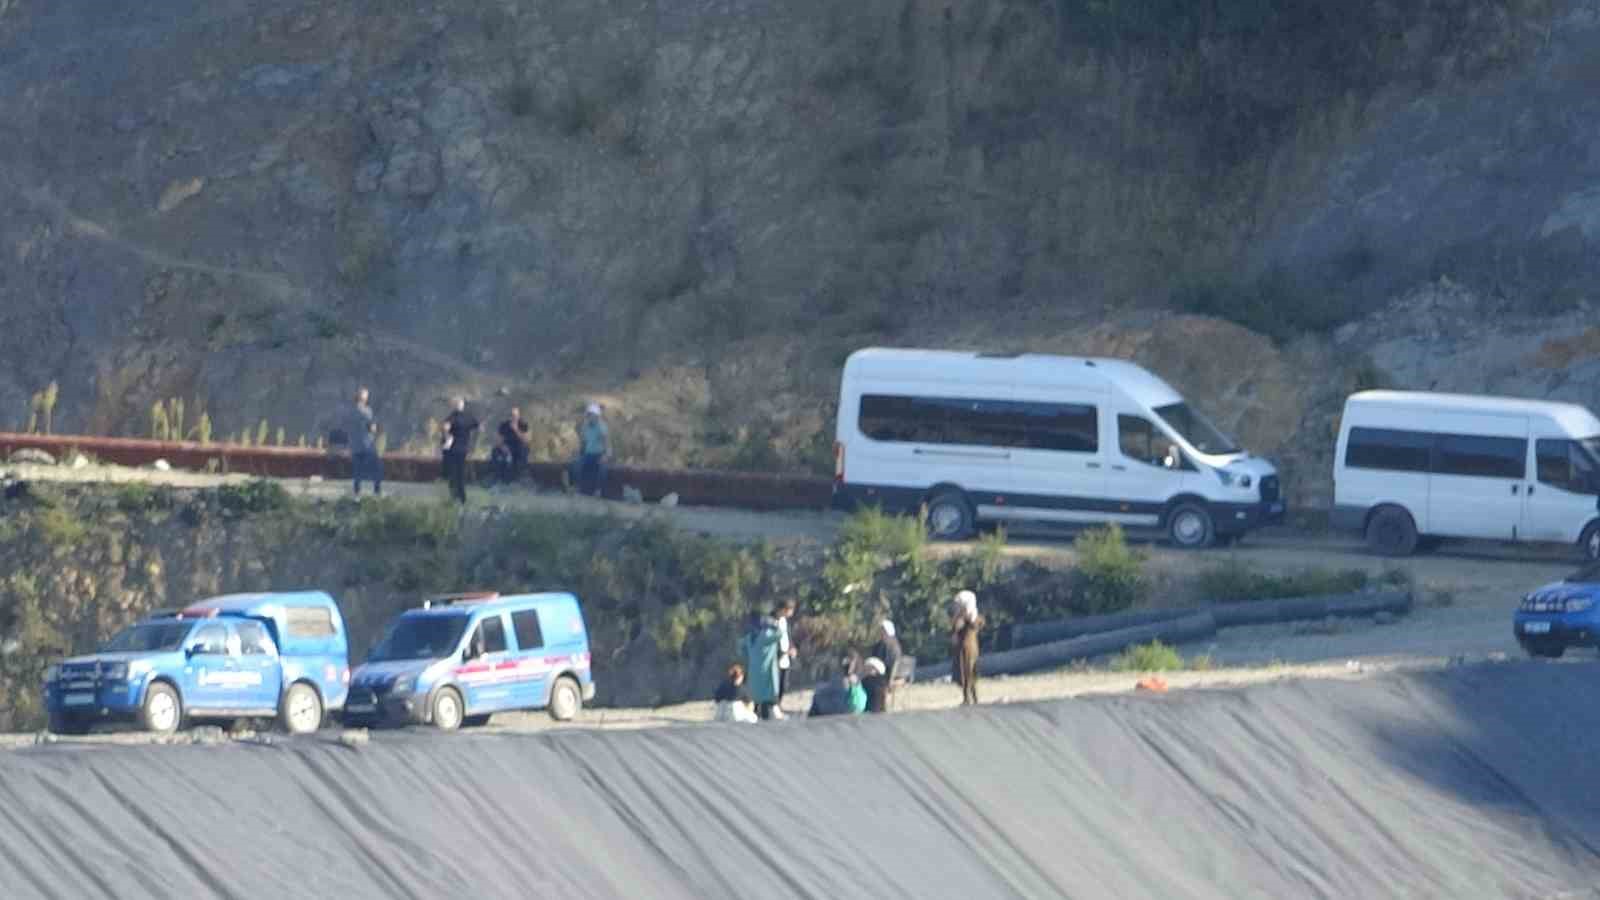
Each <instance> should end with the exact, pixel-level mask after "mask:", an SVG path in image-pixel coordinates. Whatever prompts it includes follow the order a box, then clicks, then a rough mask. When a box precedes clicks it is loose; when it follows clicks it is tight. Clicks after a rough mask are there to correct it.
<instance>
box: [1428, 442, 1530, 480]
mask: <svg viewBox="0 0 1600 900" xmlns="http://www.w3.org/2000/svg"><path fill="white" fill-rule="evenodd" d="M1433 471H1434V473H1435V474H1437V475H1468V476H1472V477H1476V478H1523V477H1525V476H1526V475H1527V472H1528V442H1527V441H1526V440H1525V439H1523V438H1505V437H1485V436H1483V435H1477V434H1441V435H1439V445H1438V454H1437V456H1436V457H1435V463H1434V469H1433Z"/></svg>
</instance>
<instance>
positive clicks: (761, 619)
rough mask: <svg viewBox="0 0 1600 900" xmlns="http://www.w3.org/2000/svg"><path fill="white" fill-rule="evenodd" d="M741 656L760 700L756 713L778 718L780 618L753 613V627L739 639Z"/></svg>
mask: <svg viewBox="0 0 1600 900" xmlns="http://www.w3.org/2000/svg"><path fill="white" fill-rule="evenodd" d="M739 657H740V658H741V659H743V660H744V664H745V679H746V680H745V685H746V686H747V688H748V690H749V691H750V698H751V699H752V700H754V701H755V702H756V715H757V716H758V717H759V718H761V719H762V720H767V719H772V718H774V715H773V711H774V710H775V709H777V706H778V622H777V620H776V619H773V618H772V617H771V616H762V615H759V614H756V615H752V616H751V617H750V628H749V630H747V631H746V632H745V634H744V637H742V638H740V639H739Z"/></svg>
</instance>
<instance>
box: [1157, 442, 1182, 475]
mask: <svg viewBox="0 0 1600 900" xmlns="http://www.w3.org/2000/svg"><path fill="white" fill-rule="evenodd" d="M1181 459H1183V456H1182V454H1181V451H1179V450H1178V445H1177V444H1168V445H1167V455H1166V456H1165V457H1162V459H1161V465H1163V466H1165V467H1166V468H1168V469H1176V468H1177V467H1178V461H1179V460H1181Z"/></svg>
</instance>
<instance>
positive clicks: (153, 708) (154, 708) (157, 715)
mask: <svg viewBox="0 0 1600 900" xmlns="http://www.w3.org/2000/svg"><path fill="white" fill-rule="evenodd" d="M182 725H183V700H182V699H181V698H179V697H178V692H177V691H176V690H175V689H173V687H172V685H170V684H167V683H166V682H164V681H158V682H156V683H155V684H152V685H150V687H148V688H146V689H145V692H144V704H143V705H142V706H140V707H139V727H140V728H143V729H144V730H145V731H152V732H155V733H156V734H171V733H173V732H174V731H177V730H178V728H179V727H181V726H182Z"/></svg>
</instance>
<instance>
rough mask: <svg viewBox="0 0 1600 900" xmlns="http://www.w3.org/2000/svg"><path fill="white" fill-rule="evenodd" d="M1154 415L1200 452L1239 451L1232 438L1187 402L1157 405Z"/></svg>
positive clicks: (1218, 453)
mask: <svg viewBox="0 0 1600 900" xmlns="http://www.w3.org/2000/svg"><path fill="white" fill-rule="evenodd" d="M1156 415H1158V416H1160V417H1161V421H1163V422H1165V423H1167V425H1168V427H1170V428H1171V429H1172V430H1173V431H1176V432H1177V433H1178V434H1179V435H1181V436H1182V437H1183V439H1184V440H1186V441H1188V442H1189V444H1190V445H1191V446H1193V447H1194V448H1195V449H1196V450H1199V451H1200V452H1201V453H1208V454H1212V455H1216V456H1223V455H1226V454H1229V453H1238V452H1239V446H1238V445H1237V444H1235V443H1234V442H1233V438H1230V437H1228V436H1227V435H1225V434H1223V433H1222V432H1221V431H1219V430H1218V429H1217V426H1215V425H1213V424H1211V420H1209V419H1207V418H1206V417H1205V416H1202V415H1200V413H1199V412H1197V411H1196V410H1195V409H1194V407H1192V406H1190V405H1189V404H1187V403H1169V404H1167V405H1166V406H1158V407H1156Z"/></svg>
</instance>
